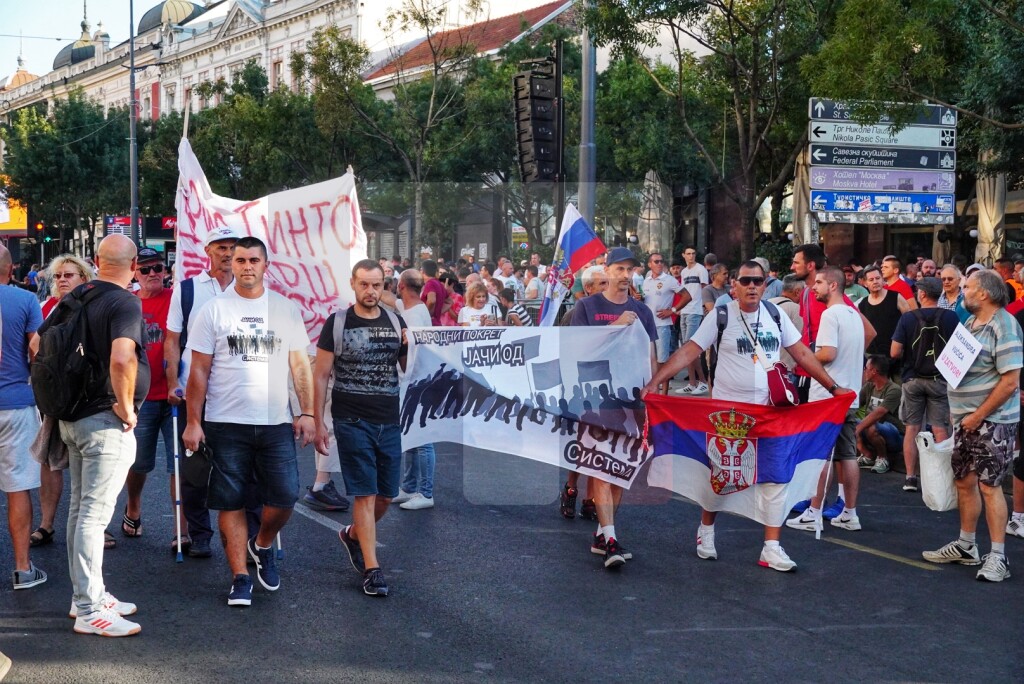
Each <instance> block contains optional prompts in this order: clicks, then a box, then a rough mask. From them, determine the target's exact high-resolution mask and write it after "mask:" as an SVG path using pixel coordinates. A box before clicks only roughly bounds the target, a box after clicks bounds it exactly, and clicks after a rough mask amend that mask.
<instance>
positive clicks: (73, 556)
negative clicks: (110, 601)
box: [60, 411, 135, 615]
mask: <svg viewBox="0 0 1024 684" xmlns="http://www.w3.org/2000/svg"><path fill="white" fill-rule="evenodd" d="M60 438H61V439H62V440H63V441H64V443H65V444H67V446H68V471H69V473H70V475H71V500H70V503H69V504H68V531H67V547H68V572H69V573H70V575H71V588H72V600H73V601H74V602H75V606H76V607H77V608H78V614H79V615H89V614H91V613H94V612H96V611H98V610H100V609H101V608H102V607H103V593H104V592H105V591H106V587H105V586H104V584H103V530H104V529H105V528H106V527H107V525H109V524H110V519H111V517H112V516H113V514H114V506H115V505H116V504H117V494H118V492H120V491H121V487H123V486H124V479H125V477H127V476H128V469H129V468H131V465H132V463H134V462H135V434H134V433H133V431H131V430H129V431H128V432H125V430H124V427H123V424H122V423H121V419H120V418H118V417H117V416H116V415H114V412H113V411H103V412H102V413H97V414H95V415H92V416H88V417H86V418H82V419H81V420H76V421H73V422H72V421H67V420H62V421H60Z"/></svg>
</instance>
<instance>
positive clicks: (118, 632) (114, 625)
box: [75, 608, 142, 637]
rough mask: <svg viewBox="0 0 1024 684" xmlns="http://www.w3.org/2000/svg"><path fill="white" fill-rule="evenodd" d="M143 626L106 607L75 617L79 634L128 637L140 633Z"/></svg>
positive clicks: (76, 630)
mask: <svg viewBox="0 0 1024 684" xmlns="http://www.w3.org/2000/svg"><path fill="white" fill-rule="evenodd" d="M141 631H142V627H141V626H140V625H138V624H136V623H134V622H131V621H129V620H125V619H124V618H123V617H121V616H120V615H118V614H117V613H115V612H114V611H112V610H110V609H109V608H104V609H103V610H98V611H96V612H95V613H93V614H92V615H81V616H79V617H77V618H75V632H77V633H78V634H98V635H100V636H105V637H126V636H131V635H133V634H138V633H139V632H141Z"/></svg>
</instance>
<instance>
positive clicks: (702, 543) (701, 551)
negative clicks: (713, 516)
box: [697, 526, 718, 560]
mask: <svg viewBox="0 0 1024 684" xmlns="http://www.w3.org/2000/svg"><path fill="white" fill-rule="evenodd" d="M702 531H703V533H702ZM697 558H703V559H704V560H717V559H718V551H716V550H715V528H714V527H707V528H705V527H703V526H701V527H698V528H697Z"/></svg>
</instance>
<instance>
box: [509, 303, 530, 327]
mask: <svg viewBox="0 0 1024 684" xmlns="http://www.w3.org/2000/svg"><path fill="white" fill-rule="evenodd" d="M508 312H509V313H510V314H515V315H516V316H519V322H520V323H521V324H522V325H523V327H524V328H532V327H533V319H532V318H530V312H529V311H527V310H526V307H524V306H523V305H522V304H513V305H512V306H510V307H509V308H508ZM506 318H508V316H506Z"/></svg>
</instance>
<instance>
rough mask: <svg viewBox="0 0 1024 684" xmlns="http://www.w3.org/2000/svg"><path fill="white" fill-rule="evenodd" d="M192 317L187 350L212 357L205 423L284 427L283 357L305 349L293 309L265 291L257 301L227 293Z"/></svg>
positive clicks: (306, 340)
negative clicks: (206, 421) (281, 425)
mask: <svg viewBox="0 0 1024 684" xmlns="http://www.w3.org/2000/svg"><path fill="white" fill-rule="evenodd" d="M193 316H195V323H194V324H193V323H192V322H191V321H190V322H189V337H188V348H189V349H191V350H192V351H194V352H199V353H201V354H213V364H212V366H211V368H210V381H209V386H208V389H207V392H206V420H208V421H212V422H217V423H236V424H239V425H280V424H282V423H290V422H291V420H292V413H291V407H290V406H289V403H288V378H289V376H290V373H291V369H290V367H289V364H288V354H289V352H293V351H305V350H306V348H307V347H308V346H309V335H307V334H306V326H305V325H304V324H303V322H302V314H301V313H299V308H298V307H297V306H296V305H295V304H293V303H292V302H291V301H290V300H288V299H286V298H285V297H283V296H282V295H280V294H278V293H276V292H271V291H270V290H266V291H264V293H263V296H262V297H259V298H258V299H245V298H244V297H241V296H239V294H238V293H237V292H236V291H235V288H234V287H232V288H230V289H229V290H228V291H227V292H225V293H224V294H223V295H221V296H219V297H216V298H215V299H211V300H210V302H209V303H208V304H207V305H206V306H204V307H203V308H202V309H201V310H200V311H199V313H198V314H196V313H194V312H193Z"/></svg>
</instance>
